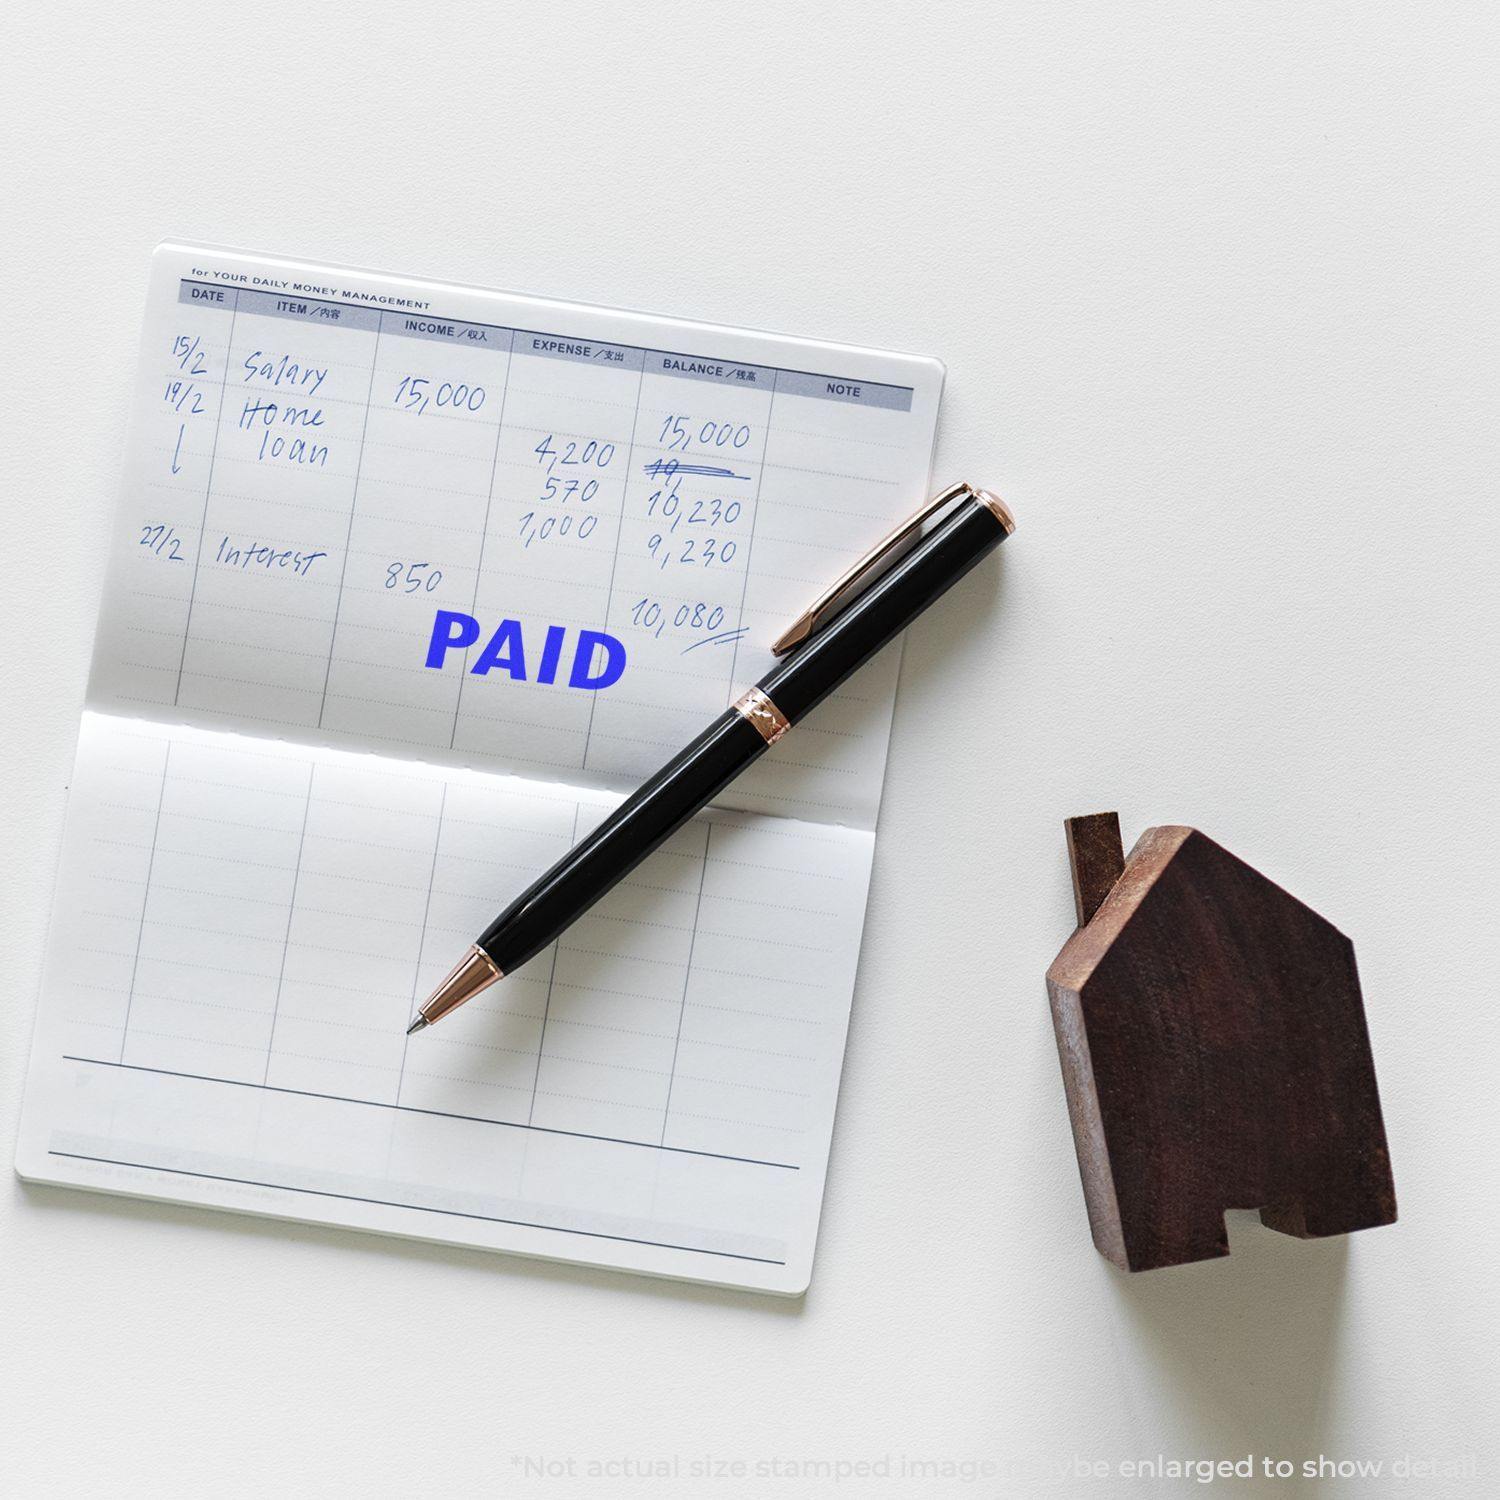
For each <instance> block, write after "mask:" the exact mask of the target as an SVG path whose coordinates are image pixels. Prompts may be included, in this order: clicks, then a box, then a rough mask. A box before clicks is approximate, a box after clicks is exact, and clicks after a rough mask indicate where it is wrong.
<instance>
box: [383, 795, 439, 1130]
mask: <svg viewBox="0 0 1500 1500" xmlns="http://www.w3.org/2000/svg"><path fill="white" fill-rule="evenodd" d="M447 811H448V783H447V782H446V781H445V782H444V783H443V790H442V794H441V795H440V796H439V798H438V815H437V830H436V831H435V832H434V834H433V836H432V863H431V865H429V866H428V869H427V896H426V899H425V900H424V901H423V903H422V935H421V936H420V937H419V938H418V939H417V961H416V963H415V964H413V965H412V975H411V1008H412V1010H413V1011H415V1010H416V1008H417V986H418V985H420V984H421V982H422V960H423V958H424V957H425V956H426V953H427V923H428V920H429V919H430V918H431V916H432V889H433V887H434V886H435V885H436V884H437V867H438V851H439V849H441V847H442V843H443V815H444V814H445V813H446V812H447ZM410 1046H411V1033H410V1032H408V1033H407V1034H406V1035H405V1036H404V1037H402V1038H401V1066H400V1067H399V1068H398V1069H397V1070H396V1098H395V1100H394V1101H393V1102H394V1103H395V1105H396V1106H397V1107H398V1108H399V1107H400V1106H401V1090H402V1089H403V1088H404V1087H405V1086H406V1049H407V1048H408V1047H410Z"/></svg>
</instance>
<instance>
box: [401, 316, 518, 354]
mask: <svg viewBox="0 0 1500 1500" xmlns="http://www.w3.org/2000/svg"><path fill="white" fill-rule="evenodd" d="M380 332H381V333H382V335H384V334H392V333H393V334H399V335H400V336H401V337H403V338H408V339H435V340H436V341H437V342H438V343H440V344H457V345H458V346H459V347H460V348H462V349H489V350H492V351H493V352H494V353H496V354H509V353H510V345H511V339H512V338H513V337H514V335H513V334H512V333H511V331H510V329H508V328H492V327H491V326H490V325H489V324H487V323H458V322H455V321H454V320H453V319H452V318H434V317H432V316H430V315H429V314H428V313H405V312H383V313H381V315H380Z"/></svg>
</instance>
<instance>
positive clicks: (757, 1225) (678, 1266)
mask: <svg viewBox="0 0 1500 1500" xmlns="http://www.w3.org/2000/svg"><path fill="white" fill-rule="evenodd" d="M941 381H942V370H941V366H939V365H938V364H937V363H936V362H935V361H932V360H927V359H918V358H912V357H908V356H901V355H893V354H883V353H874V352H871V351H868V350H862V349H854V348H848V347H844V346H838V345H824V344H816V343H811V342H807V341H804V340H799V339H792V338H783V337H778V336H773V335H769V334H763V333H754V332H749V331H746V330H743V329H732V328H717V327H711V326H706V325H702V324H693V323H684V322H679V321H676V320H670V319H663V318H657V317H647V316H643V315H640V314H635V313H627V312H620V311H615V310H608V309H603V308H596V307H586V306H579V305H573V304H566V303H557V302H544V301H539V300H536V299H533V298H526V297H518V296H511V295H504V294H500V293H495V292H488V291H480V290H476V289H473V288H467V287H455V286H444V285H438V284H434V283H430V282H423V281H412V280H407V279H397V278H393V277H388V276H379V275H372V274H368V273H364V272H352V271H347V270H341V269H333V268H330V267H325V266H312V265H304V264H298V263H293V262H287V261H281V260H275V259H269V258H266V257H261V256H249V255H243V254H239V253H230V252H224V251H218V250H209V249H204V248H197V247H191V246H177V245H167V246H163V247H162V248H161V249H160V250H159V251H158V252H157V256H156V260H155V268H154V275H153V280H152V285H151V292H150V299H149V306H148V309H147V314H146V327H145V337H144V343H143V349H142V355H141V365H140V374H139V379H138V383H137V388H136V393H135V413H134V422H133V426H132V437H131V443H130V451H129V455H128V459H127V465H126V477H125V486H124V493H123V497H122V500H121V504H120V509H119V519H118V526H117V530H116V534H115V537H114V543H113V551H112V555H111V558H110V565H109V577H108V583H107V586H106V592H105V598H104V603H103V609H102V614H101V618H100V623H99V631H98V636H97V639H96V644H95V651H94V665H93V673H92V677H91V680H90V684H89V692H88V701H87V707H86V711H85V714H84V722H83V726H82V732H81V735H80V740H79V748H78V756H77V763H76V766H75V769H74V776H73V781H72V790H71V798H70V804H69V813H68V824H67V831H66V835H65V840H64V846H63V856H62V867H61V871H60V874H59V881H58V887H57V893H56V897H55V906H54V914H53V921H52V928H51V939H50V947H49V955H48V960H47V968H46V974H45V978H44V982H43V992H42V999H41V1006H40V1013H39V1018H38V1024H37V1033H36V1040H35V1043H34V1046H33V1052H32V1060H31V1071H30V1077H29V1081H28V1087H27V1096H26V1105H25V1110H24V1115H23V1120H22V1127H21V1137H20V1143H19V1147H18V1151H17V1167H18V1170H19V1171H20V1172H21V1173H22V1175H23V1176H26V1177H29V1178H35V1179H39V1180H43V1181H48V1182H58V1183H70V1184H74V1185H77V1186H81V1187H90V1188H96V1189H101V1190H104V1191H112V1192H126V1193H133V1194H138V1195H141V1196H146V1197H153V1198H165V1199H172V1200H176V1201H180V1202H187V1203H197V1204H207V1205H211V1206H214V1207H219V1208H227V1209H236V1210H241V1211H244V1212H252V1213H262V1214H271V1215H280V1216H283V1217H287V1218H298V1219H308V1220H315V1221H318V1222H322V1223H331V1224H340V1225H347V1226H350V1227H354V1228H360V1229H369V1230H378V1231H382V1232H386V1233H392V1234H401V1235H409V1236H415V1237H420V1238H426V1239H438V1240H445V1241H451V1242H454V1243H458V1244H465V1245H475V1246H483V1247H487V1248H491V1249H500V1250H509V1251H513V1252H516V1253H521V1254H528V1255H543V1256H550V1257H554V1258H557V1259H562V1260H572V1261H581V1262H586V1263H589V1264H594V1265H605V1266H614V1267H620V1268H625V1269H630V1270H636V1271H642V1272H648V1273H652V1274H658V1275H666V1276H675V1277H683V1278H687V1279H692V1280H699V1281H710V1282H718V1283H723V1284H728V1285H733V1286H740V1287H749V1288H757V1289H762V1290H766V1291H775V1292H785V1293H795V1292H799V1291H802V1290H804V1289H805V1288H806V1286H807V1284H808V1279H809V1275H810V1271H811V1263H812V1254H813V1245H814V1240H815V1237H816V1232H817V1223H818V1213H819V1207H820V1203H821V1198H822V1191H823V1178H824V1172H825V1168H826V1164H827V1158H828V1150H829V1141H830V1135H831V1132H832V1127H833V1116H834V1106H835V1102H836V1098H837V1092H838V1082H839V1072H840V1068H841V1065H842V1058H843V1048H844V1036H845V1031H846V1029H847V1024H848V1018H849V1006H850V999H851V994H852V990H853V984H854V975H855V967H856V963H857V959H858V953H859V941H860V931H861V926H862V923H863V918H864V909H865V895H866V888H867V885H868V880H869V873H870V863H871V858H872V854H873V844H874V826H875V817H876V811H877V808H878V804H879V799H880V787H881V779H882V774H883V770H884V763H885V754H886V746H887V739H888V735H889V726H890V713H891V704H892V699H893V695H894V689H895V678H896V670H897V659H896V653H895V652H887V653H885V654H884V656H883V657H881V658H879V659H877V661H875V662H874V663H872V664H871V665H870V666H869V667H867V668H866V669H865V670H864V671H863V672H862V673H861V674H860V675H859V676H858V677H857V678H855V679H854V681H853V682H852V683H851V684H850V685H849V686H848V688H847V689H845V690H844V691H841V692H840V693H838V694H837V695H835V697H834V698H833V699H831V700H830V701H829V702H828V703H827V704H826V705H824V707H823V708H822V709H821V710H820V711H819V712H818V713H817V714H816V715H815V716H814V717H813V718H812V720H810V721H809V722H808V723H807V724H805V725H803V726H801V727H800V728H799V729H798V730H797V732H796V734H795V735H794V736H792V737H791V738H790V739H788V740H787V741H786V743H785V744H783V745H782V746H779V747H778V748H777V749H776V750H774V751H773V752H772V753H771V754H769V755H768V756H766V757H765V758H764V759H763V760H762V761H761V762H760V763H759V764H758V765H757V766H756V767H755V768H754V769H753V770H752V771H751V772H750V774H748V775H747V776H746V777H745V778H744V779H743V780H742V781H740V782H739V783H737V784H736V785H735V786H734V787H733V788H732V790H731V792H730V793H728V794H726V795H725V797H724V798H723V799H722V802H721V803H720V804H719V805H717V806H716V807H714V808H712V809H710V810H709V811H708V812H706V813H705V814H703V815H702V816H700V817H699V818H697V819H695V820H694V821H693V822H692V823H690V824H689V825H688V826H687V827H685V828H684V829H682V830H681V831H680V832H679V833H678V834H677V835H676V836H674V837H673V839H672V840H671V841H670V842H669V843H668V844H667V845H665V846H664V847H663V848H662V849H661V850H659V851H658V852H657V853H656V854H655V855H653V856H652V857H651V858H650V859H649V860H647V861H646V862H645V863H644V864H643V865H642V866H641V867H640V869H639V870H638V871H637V872H636V873H635V874H634V875H633V876H632V877H631V878H630V879H628V880H627V881H626V882H624V883H623V884H622V885H621V886H619V887H617V889H616V890H615V891H614V892H613V893H611V895H610V896H608V897H607V898H606V899H605V900H604V901H603V902H601V903H600V904H599V906H597V907H596V908H595V909H594V910H593V911H592V912H591V913H590V914H589V915H588V916H586V917H585V918H584V919H583V920H581V921H580V922H578V923H577V924H576V925H575V926H574V927H573V928H571V929H570V930H569V932H568V933H567V934H566V935H565V936H564V938H563V939H562V940H561V942H559V943H558V944H557V945H556V946H555V948H554V949H552V950H549V951H548V952H546V953H544V954H543V955H541V956H540V957H539V958H537V959H535V960H534V961H533V962H532V963H530V964H529V965H527V966H526V967H525V968H524V969H522V970H521V971H520V972H519V973H517V974H516V975H514V976H512V977H510V978H508V979H506V980H504V981H503V983H502V984H501V985H499V986H497V987H496V988H494V989H492V990H490V991H488V992H487V993H486V994H485V995H484V996H483V997H481V999H479V1000H478V1001H476V1002H475V1003H474V1004H472V1005H470V1006H468V1007H466V1008H465V1009H463V1010H461V1011H459V1012H457V1013H456V1014H455V1015H454V1016H452V1017H451V1018H450V1019H448V1020H446V1021H444V1023H443V1024H442V1025H441V1026H440V1027H437V1028H434V1029H432V1030H429V1031H427V1032H425V1033H422V1034H421V1035H418V1036H415V1037H412V1038H410V1039H408V1038H407V1037H406V1036H405V1035H404V1028H405V1025H406V1022H407V1020H408V1019H409V1017H410V1015H411V1013H412V1010H413V1008H414V1005H415V1004H416V1003H417V1002H418V1001H420V1000H421V999H422V998H424V997H425V995H426V994H427V992H428V991H429V990H430V988H431V987H432V986H433V984H435V983H436V981H437V980H438V979H440V978H441V977H442V974H443V972H444V971H445V970H446V968H447V966H448V965H449V963H450V962H451V961H452V960H453V958H454V957H455V956H457V955H458V954H459V953H460V952H461V951H462V950H463V948H464V947H465V946H466V945H467V944H468V943H470V942H471V941H472V940H473V938H474V936H475V934H476V933H477V932H478V931H479V930H480V929H481V928H482V927H483V926H484V925H485V923H486V922H487V921H488V920H489V919H490V918H491V917H492V916H493V915H494V914H495V912H496V911H497V910H498V909H499V908H500V907H501V906H503V905H504V904H505V903H506V902H507V901H508V900H509V899H510V898H511V897H512V896H513V895H515V894H516V893H517V892H518V891H519V890H520V889H522V888H523V887H524V886H525V885H526V884H527V883H529V882H530V881H531V880H532V879H533V878H534V877H535V876H536V875H538V874H539V873H540V872H541V871H542V870H543V869H545V868H546V867H547V866H548V865H550V864H551V863H552V862H553V861H554V860H555V859H556V858H557V857H558V856H559V855H561V854H562V853H563V852H564V851H565V850H566V849H567V848H568V847H569V846H570V845H571V844H572V843H573V842H574V841H575V840H576V839H577V838H578V837H579V836H581V835H582V834H583V833H585V832H587V831H588V829H589V828H590V826H591V825H592V824H593V823H595V822H596V821H597V820H599V819H600V818H602V817H603V816H605V815H606V814H607V812H608V811H609V809H610V808H611V807H613V806H614V805H615V804H616V803H617V802H618V801H619V799H620V797H621V796H622V795H624V794H625V793H626V792H628V791H629V790H630V789H631V788H632V787H633V786H634V785H635V784H636V783H637V782H638V781H639V780H640V779H642V778H643V777H644V776H645V775H646V774H648V773H649V772H651V771H653V770H655V769H656V768H657V767H658V766H659V765H660V764H661V763H662V762H663V761H664V760H666V759H667V758H668V757H669V756H670V755H671V754H672V753H674V752H675V751H676V750H678V749H679V748H681V746H682V745H683V744H684V743H685V742H686V741H687V740H688V739H690V738H691V737H692V736H693V735H694V734H695V733H697V731H698V730H699V729H701V728H702V727H703V726H704V725H705V724H706V723H707V722H708V721H709V720H710V719H711V718H712V717H713V716H714V715H716V714H717V713H719V712H721V711H722V710H723V709H724V708H725V706H726V705H727V704H729V703H730V702H731V701H733V699H734V698H736V697H737V696H738V695H739V694H740V693H741V692H742V691H743V689H744V688H745V687H747V686H748V685H750V684H752V683H754V682H755V681H756V680H757V679H758V678H759V677H760V676H762V675H763V674H764V673H765V672H766V671H767V670H769V668H770V666H771V658H770V656H769V654H768V651H767V643H768V642H769V641H770V640H771V639H773V638H774V636H775V635H776V633H777V631H778V630H779V629H780V627H781V626H782V625H784V624H785V623H786V622H787V621H788V620H790V619H791V618H793V617H794V616H795V615H796V614H797V613H798V612H799V611H800V610H801V608H802V607H803V606H804V605H805V604H806V603H807V602H808V600H809V599H810V598H811V597H812V596H813V595H814V594H815V593H816V592H817V591H818V589H819V588H820V587H821V586H822V585H823V584H824V583H826V581H827V580H828V579H829V578H830V577H832V576H834V575H835V574H836V573H838V572H839V571H840V570H841V569H842V568H843V567H844V566H845V565H846V564H847V563H848V562H849V561H850V560H851V559H852V558H853V557H854V556H855V555H857V554H858V553H859V552H860V551H862V550H863V549H864V548H865V547H866V546H868V545H869V544H870V543H871V542H872V541H873V540H874V539H875V538H877V537H878V536H880V535H881V534H883V533H884V532H885V531H887V530H888V529H889V528H890V527H891V526H892V525H893V524H894V522H896V521H897V520H898V519H900V518H901V517H902V516H904V515H906V514H908V513H909V512H910V511H911V510H912V509H913V508H914V507H915V505H916V503H917V502H918V501H919V500H920V499H921V498H922V496H923V494H924V492H925V490H926V487H927V484H928V479H929V465H930V459H931V451H932V442H933V432H934V426H935V422H936V416H937V407H938V397H939V393H940V388H941ZM470 637H472V639H470Z"/></svg>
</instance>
